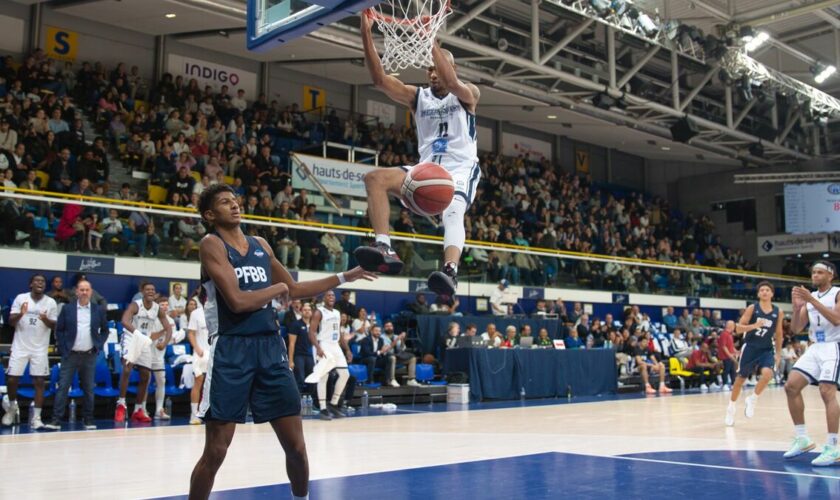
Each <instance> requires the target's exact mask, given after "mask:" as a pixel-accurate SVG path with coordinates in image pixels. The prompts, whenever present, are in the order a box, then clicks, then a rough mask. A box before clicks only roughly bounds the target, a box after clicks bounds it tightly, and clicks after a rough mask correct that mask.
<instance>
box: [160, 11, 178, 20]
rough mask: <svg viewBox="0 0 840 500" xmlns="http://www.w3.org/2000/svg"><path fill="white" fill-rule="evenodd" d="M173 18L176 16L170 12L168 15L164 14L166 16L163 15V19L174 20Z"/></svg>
mask: <svg viewBox="0 0 840 500" xmlns="http://www.w3.org/2000/svg"><path fill="white" fill-rule="evenodd" d="M175 16H176V14H173V13H171V12H170V13H169V14H166V15H165V16H163V17H165V18H167V19H174V18H175Z"/></svg>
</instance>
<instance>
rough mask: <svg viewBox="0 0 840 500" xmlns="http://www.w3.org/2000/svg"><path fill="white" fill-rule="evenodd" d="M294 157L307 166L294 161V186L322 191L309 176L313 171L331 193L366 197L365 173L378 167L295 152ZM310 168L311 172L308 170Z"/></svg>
mask: <svg viewBox="0 0 840 500" xmlns="http://www.w3.org/2000/svg"><path fill="white" fill-rule="evenodd" d="M293 156H294V158H295V159H296V160H297V161H299V162H300V163H303V165H305V166H306V168H304V167H303V166H301V165H299V164H297V163H296V162H295V163H293V166H292V187H293V188H295V189H308V190H309V191H314V192H316V193H317V192H320V190H319V189H318V187H317V185H316V184H315V182H313V181H312V179H311V178H310V177H309V173H311V174H312V175H313V176H314V177H315V178H316V179H317V180H318V182H320V183H321V185H323V186H324V189H326V190H327V192H328V193H330V194H343V195H348V196H358V197H359V198H366V197H367V191H366V190H365V174H367V173H368V172H370V171H371V170H374V169H376V168H378V167H371V166H369V165H360V164H358V163H349V162H346V161H340V160H332V159H329V158H321V157H320V156H310V155H301V154H297V153H294V154H293ZM306 169H309V172H307V171H306Z"/></svg>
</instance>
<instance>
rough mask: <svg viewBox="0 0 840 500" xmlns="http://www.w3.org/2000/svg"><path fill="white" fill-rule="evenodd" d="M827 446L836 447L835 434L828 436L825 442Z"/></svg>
mask: <svg viewBox="0 0 840 500" xmlns="http://www.w3.org/2000/svg"><path fill="white" fill-rule="evenodd" d="M826 442H827V443H828V445H829V446H837V434H831V433H829V434H828V440H827V441H826Z"/></svg>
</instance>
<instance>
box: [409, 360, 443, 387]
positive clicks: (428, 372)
mask: <svg viewBox="0 0 840 500" xmlns="http://www.w3.org/2000/svg"><path fill="white" fill-rule="evenodd" d="M414 375H415V377H417V381H418V382H420V383H421V384H428V385H446V381H445V380H435V367H434V366H432V365H429V364H426V363H418V364H417V369H416V371H415V373H414Z"/></svg>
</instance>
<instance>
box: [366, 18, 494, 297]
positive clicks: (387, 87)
mask: <svg viewBox="0 0 840 500" xmlns="http://www.w3.org/2000/svg"><path fill="white" fill-rule="evenodd" d="M361 17H362V25H361V30H362V42H363V43H364V49H365V60H366V61H367V67H368V71H369V72H370V75H371V77H372V79H373V84H374V85H375V86H376V88H378V89H380V90H382V91H383V92H384V93H385V94H386V95H387V96H388V97H390V98H391V99H392V100H393V101H395V102H397V103H399V104H402V105H404V106H406V107H408V108H409V109H410V110H411V112H412V113H413V115H414V121H415V123H416V126H417V145H418V150H419V152H420V163H425V162H434V163H437V164H439V165H441V166H443V167H444V168H445V169H446V170H448V171H449V173H450V174H451V175H452V180H453V181H454V182H455V196H454V197H453V198H452V203H451V204H450V205H449V207H447V208H446V210H444V212H443V214H442V218H443V227H444V236H443V247H444V249H443V252H444V266H443V270H442V271H435V272H433V273H432V274H431V275H430V276H429V281H428V285H429V289H431V290H432V291H433V292H435V293H437V294H439V295H449V296H451V295H454V294H455V290H456V288H457V286H458V282H457V275H458V262H459V261H460V259H461V251H462V250H463V248H464V241H465V239H466V233H465V230H464V216H465V214H466V212H467V209H468V208H469V206H470V204H471V203H472V202H473V198H474V197H475V192H476V187H477V186H478V182H479V180H480V179H481V170H480V168H479V166H478V155H477V148H476V129H475V109H476V106H477V105H478V99H479V97H480V93H479V90H478V87H476V86H475V85H473V84H471V83H465V82H462V81H461V80H459V79H458V75H457V74H456V73H455V60H454V58H453V57H452V53H451V52H449V51H447V50H443V49H441V48H440V47H439V46H438V45H437V44H436V43H435V44H434V46H433V48H432V58H433V65H432V66H430V67H429V68H428V69H427V76H428V78H429V86H428V87H423V88H420V87H415V86H414V85H406V84H404V83H403V82H401V81H400V80H398V79H397V78H396V77H394V76H391V75H388V74H386V73H385V70H384V69H383V67H382V61H381V60H380V59H379V54H378V53H377V52H376V47H375V46H374V44H373V36H372V34H371V19H370V17H369V13H368V12H367V11H365V12H364V13H363V14H362V16H361ZM410 168H411V167H409V166H403V167H395V168H381V169H377V170H374V171H373V172H370V173H368V174H367V175H365V187H366V189H367V195H368V215H369V217H370V222H371V225H372V226H373V230H374V233H376V242H375V243H374V244H373V245H372V246H370V247H359V248H357V249H356V250H355V252H354V255H355V257H356V260H357V261H358V262H359V265H360V266H362V267H363V268H364V269H366V270H368V271H375V272H382V273H385V274H399V273H400V271H401V270H402V268H403V263H402V261H401V260H400V258H399V256H398V255H397V253H396V252H394V250H393V249H392V248H391V238H390V236H389V232H388V227H389V226H388V215H389V213H390V210H389V205H388V195H389V194H391V195H393V196H399V194H400V187H401V186H402V183H403V180H404V179H405V177H406V172H407V171H408V170H409V169H410Z"/></svg>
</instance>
